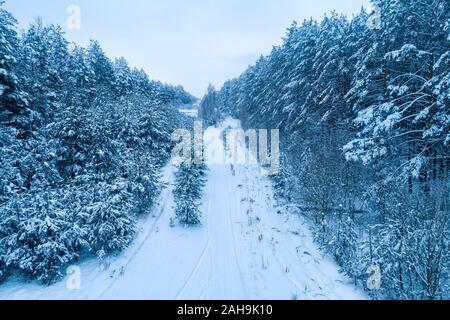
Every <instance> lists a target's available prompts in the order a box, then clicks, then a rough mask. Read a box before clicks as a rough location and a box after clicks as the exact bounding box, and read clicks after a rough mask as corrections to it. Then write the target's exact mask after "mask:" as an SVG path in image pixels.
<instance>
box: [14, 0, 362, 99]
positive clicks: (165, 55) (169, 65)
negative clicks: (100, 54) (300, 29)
mask: <svg viewBox="0 0 450 320" xmlns="http://www.w3.org/2000/svg"><path fill="white" fill-rule="evenodd" d="M70 5H77V6H79V8H80V9H81V29H79V30H76V29H75V30H69V29H68V28H67V19H68V17H69V14H67V8H68V7H69V6H70ZM368 5H369V0H312V1H311V0H127V1H124V0H32V1H30V0H6V8H7V9H8V10H9V11H11V12H12V13H13V14H14V16H15V17H16V18H17V19H18V20H19V24H20V27H21V28H25V27H27V26H28V25H29V24H30V23H31V22H32V21H33V20H34V19H35V18H36V17H42V18H43V20H44V22H46V23H57V24H60V25H62V26H63V27H64V30H65V31H66V33H67V38H68V39H69V40H70V41H74V42H76V43H78V44H81V45H84V46H85V45H86V44H88V42H89V40H90V39H96V40H98V41H99V42H100V43H101V45H102V46H103V48H104V49H105V51H106V52H107V54H108V56H110V57H111V58H115V57H120V56H123V57H125V58H126V59H127V60H128V61H129V62H130V64H131V65H132V66H136V67H142V68H144V69H145V70H146V71H147V72H148V74H149V75H150V77H151V78H153V79H157V80H161V81H163V82H168V83H171V84H181V85H183V86H184V87H185V88H186V89H187V90H188V91H190V92H191V93H193V94H194V95H196V96H198V97H201V96H202V95H203V93H204V91H205V90H206V87H207V85H208V83H210V82H211V83H213V84H214V85H215V86H216V87H218V88H219V87H220V86H221V85H222V84H223V82H224V81H225V80H227V79H229V78H233V77H236V76H238V75H239V74H240V73H241V72H242V71H244V70H245V69H246V67H247V66H248V65H249V64H252V63H253V62H254V61H255V60H256V59H257V58H258V56H259V55H260V54H268V53H269V52H270V51H271V49H272V46H273V45H277V44H280V42H281V38H282V37H283V36H284V34H285V30H286V28H287V27H289V25H290V24H291V23H292V21H294V20H296V21H299V22H301V21H303V20H304V19H308V18H310V17H313V18H315V19H318V20H321V19H322V18H323V16H324V14H325V13H327V12H330V11H331V10H333V9H335V10H336V11H337V12H342V13H345V14H348V15H349V16H351V15H352V14H353V13H357V12H359V11H360V9H361V7H362V6H365V7H367V6H368Z"/></svg>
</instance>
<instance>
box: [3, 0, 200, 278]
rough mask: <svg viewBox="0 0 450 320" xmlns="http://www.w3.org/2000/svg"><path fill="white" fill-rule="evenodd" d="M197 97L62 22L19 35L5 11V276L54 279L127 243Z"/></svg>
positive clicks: (38, 23) (155, 193)
mask: <svg viewBox="0 0 450 320" xmlns="http://www.w3.org/2000/svg"><path fill="white" fill-rule="evenodd" d="M1 5H2V3H0V6H1ZM194 99H195V98H194V97H193V96H191V95H190V94H188V93H187V92H185V91H184V89H183V88H182V87H172V86H169V85H164V84H162V83H159V82H157V81H153V80H150V79H149V77H148V76H147V75H146V74H145V72H144V71H142V70H138V69H131V68H130V67H129V66H128V63H127V61H126V60H124V59H117V60H115V61H111V60H110V59H109V58H108V57H107V56H106V55H105V53H104V52H103V50H102V48H101V47H100V45H99V43H98V42H96V41H92V42H91V44H90V45H89V47H87V48H82V47H79V46H76V45H73V44H71V43H68V41H66V40H65V37H64V34H63V32H62V29H61V28H60V27H59V26H56V25H44V24H43V23H42V22H41V21H39V20H38V21H36V22H35V23H34V24H33V25H32V26H30V28H29V29H28V30H26V31H25V32H23V33H18V31H17V29H16V21H15V19H14V17H13V16H12V15H11V14H10V13H8V12H7V11H5V10H4V9H3V8H1V7H0V107H1V109H0V126H1V127H0V154H1V158H0V280H4V279H6V278H7V277H8V276H9V275H11V274H12V273H20V274H23V275H25V276H27V277H31V278H35V279H39V280H40V281H42V282H43V283H46V284H49V283H51V282H52V281H54V280H56V279H58V278H60V277H61V276H62V273H61V272H62V267H63V266H66V265H68V264H70V263H72V262H74V261H78V260H79V259H80V258H82V257H83V256H86V255H95V256H98V257H100V258H101V257H103V256H105V255H109V254H115V253H118V252H120V251H121V250H123V249H125V248H126V247H127V246H128V245H129V244H130V242H131V241H132V240H133V239H134V235H135V232H136V228H135V219H136V218H138V217H139V216H140V215H143V214H147V213H148V211H149V208H151V207H152V206H153V204H154V200H155V198H156V197H157V196H158V194H159V192H160V190H161V188H162V187H163V186H162V183H161V180H160V177H159V174H160V168H161V167H162V166H163V165H165V164H166V162H167V161H168V159H169V157H170V151H171V148H172V142H171V139H170V135H171V133H172V132H173V131H174V130H175V128H180V127H183V126H184V124H185V123H187V122H186V121H187V120H186V119H184V117H183V116H182V115H181V114H180V113H179V112H178V110H177V109H176V106H177V105H181V104H188V103H191V102H193V101H194Z"/></svg>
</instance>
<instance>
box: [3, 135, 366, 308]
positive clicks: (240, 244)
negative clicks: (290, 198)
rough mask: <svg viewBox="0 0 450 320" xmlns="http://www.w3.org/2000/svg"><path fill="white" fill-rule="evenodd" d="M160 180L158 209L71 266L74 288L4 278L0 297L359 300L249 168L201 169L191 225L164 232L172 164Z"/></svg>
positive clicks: (255, 170) (298, 219)
mask: <svg viewBox="0 0 450 320" xmlns="http://www.w3.org/2000/svg"><path fill="white" fill-rule="evenodd" d="M214 143H218V144H220V143H221V142H220V141H216V142H214ZM215 147H218V146H217V145H215ZM219 147H220V146H219ZM164 179H165V180H166V182H167V183H168V184H169V186H168V188H167V189H165V190H164V191H163V193H162V195H161V197H160V200H159V203H160V206H159V207H158V208H156V209H155V214H154V215H152V216H150V217H148V218H147V219H146V220H144V221H141V223H140V226H141V228H140V229H141V230H140V231H141V232H140V234H139V237H138V238H137V239H136V241H135V242H134V244H133V245H132V246H131V247H130V248H129V249H128V250H127V251H126V252H125V253H124V254H122V255H121V256H120V257H116V258H110V260H109V261H108V262H104V263H102V264H100V263H99V262H98V261H97V260H95V259H91V260H89V261H86V262H83V263H81V264H80V265H79V267H80V269H81V281H82V282H81V289H80V290H69V289H68V288H67V286H66V280H64V281H61V282H59V283H57V284H55V285H53V286H51V287H42V286H40V285H39V284H36V283H29V284H24V283H23V281H22V280H20V279H12V280H10V281H8V282H7V283H5V284H3V285H0V299H187V300H192V299H226V300H227V299H364V298H365V297H364V295H363V294H362V293H361V292H359V291H358V290H357V289H355V288H354V287H353V286H352V285H351V284H350V282H349V281H348V279H346V278H345V277H344V276H343V275H341V274H340V273H339V272H338V268H337V266H336V265H335V263H334V262H333V261H332V260H331V259H329V258H327V257H324V256H323V254H322V253H321V252H320V251H319V250H318V248H317V247H316V245H315V244H314V243H313V237H312V235H311V233H310V231H309V230H308V226H307V224H306V222H305V221H304V220H303V219H302V218H301V217H300V216H299V215H295V214H292V213H290V212H286V209H283V208H278V207H277V205H276V202H275V200H274V197H273V194H272V189H271V185H270V181H269V180H268V179H267V178H266V177H263V176H262V175H261V173H260V170H259V168H258V167H257V166H252V165H242V166H236V167H231V166H230V165H211V166H210V170H209V172H208V182H207V185H206V188H205V195H204V199H203V205H202V212H203V225H202V226H201V227H198V228H189V229H185V228H182V227H176V228H171V227H170V218H171V217H172V216H173V212H174V201H173V198H172V189H173V186H172V183H173V181H174V168H173V166H172V165H169V166H167V168H166V169H165V170H164Z"/></svg>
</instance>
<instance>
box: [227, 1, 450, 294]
mask: <svg viewBox="0 0 450 320" xmlns="http://www.w3.org/2000/svg"><path fill="white" fill-rule="evenodd" d="M373 4H374V5H375V6H376V7H377V8H379V9H380V10H379V11H380V12H381V16H380V17H379V18H380V19H379V22H380V25H379V26H377V24H378V23H377V21H376V20H374V22H375V23H372V24H371V26H373V27H369V24H368V20H370V19H377V17H373V16H370V15H369V14H368V13H367V12H365V11H364V10H363V11H361V12H360V13H359V14H358V15H356V16H355V17H353V19H352V20H349V19H348V18H346V17H345V16H342V15H339V14H337V13H332V14H331V15H328V16H327V17H325V18H324V20H323V21H322V22H321V23H318V22H316V21H313V20H309V21H305V22H304V23H303V24H301V25H297V24H296V23H294V24H293V25H292V26H291V27H290V28H289V29H288V32H287V35H286V36H285V38H284V41H283V44H282V45H281V46H279V47H274V49H273V51H272V53H271V54H270V55H269V56H267V57H261V58H260V59H259V60H258V61H257V62H256V64H255V65H253V66H251V67H250V68H249V69H248V70H247V71H246V72H244V73H243V74H242V75H241V76H240V77H239V78H237V79H234V80H231V81H228V82H227V83H226V84H225V85H224V87H223V88H222V90H221V91H220V92H219V93H218V99H219V101H220V104H221V106H222V107H221V108H222V112H224V113H227V114H232V115H234V116H236V117H239V118H240V119H241V120H242V122H243V125H244V126H245V127H246V128H279V129H280V130H281V136H282V145H281V147H282V150H283V155H282V162H283V168H282V170H281V172H280V174H279V175H278V176H276V177H274V181H275V182H274V185H275V186H276V188H277V191H278V192H279V194H280V195H281V196H283V197H284V199H286V200H287V201H288V202H290V203H293V204H294V205H295V206H297V207H299V208H300V210H301V212H303V213H304V214H305V215H307V216H308V217H309V218H310V219H311V220H312V221H313V222H314V223H315V226H316V227H315V235H316V239H317V241H318V243H320V244H321V245H322V246H323V247H324V248H325V249H326V250H327V251H328V252H330V253H331V254H332V255H334V257H335V258H336V260H337V261H338V263H339V264H340V266H341V267H342V270H343V271H345V272H346V273H347V274H348V275H349V276H350V277H351V278H352V279H354V281H355V282H356V283H359V284H361V285H362V286H363V287H364V288H366V289H367V288H368V286H367V279H368V278H369V276H372V277H371V279H375V280H376V279H377V275H376V274H375V273H376V272H375V273H372V274H368V273H367V272H368V271H369V272H371V271H370V270H372V271H374V270H375V271H376V270H377V267H379V268H380V270H381V281H382V282H381V286H380V287H379V290H372V291H370V295H372V296H373V297H374V298H393V299H441V298H450V238H449V236H450V225H449V218H450V209H449V202H450V36H449V34H450V10H449V8H450V1H449V0H424V1H415V0H402V1H399V0H375V1H373ZM378 27H379V28H378ZM376 282H377V281H375V282H374V283H372V284H374V285H370V286H369V287H370V288H372V289H378V288H377V287H378V284H377V283H376Z"/></svg>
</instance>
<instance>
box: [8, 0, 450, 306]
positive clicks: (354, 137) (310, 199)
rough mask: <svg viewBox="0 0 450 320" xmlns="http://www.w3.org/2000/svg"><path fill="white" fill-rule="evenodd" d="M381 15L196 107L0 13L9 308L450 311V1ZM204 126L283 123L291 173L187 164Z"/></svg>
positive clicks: (379, 3) (414, 4)
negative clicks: (110, 303) (125, 302)
mask: <svg viewBox="0 0 450 320" xmlns="http://www.w3.org/2000/svg"><path fill="white" fill-rule="evenodd" d="M372 5H373V7H374V8H376V10H374V12H369V11H368V10H366V9H361V11H360V12H359V13H358V14H357V15H354V16H353V17H349V16H347V15H344V14H340V13H338V12H331V13H329V14H327V15H326V16H325V17H324V18H323V20H322V21H320V22H319V21H316V20H314V19H312V18H311V19H309V20H305V21H303V22H302V23H297V22H294V23H293V24H292V25H291V26H290V27H289V28H288V29H287V33H286V35H285V36H284V37H283V39H282V44H281V45H278V46H273V49H272V51H271V53H270V54H268V55H262V56H261V57H260V58H259V59H258V60H257V61H256V62H254V64H252V65H251V66H249V67H248V69H247V70H245V71H244V72H243V73H242V74H241V75H240V76H238V77H237V78H234V79H231V80H228V81H226V82H225V84H224V85H223V86H222V88H220V89H219V88H218V89H215V87H214V86H213V85H210V86H209V87H208V89H207V91H206V94H205V96H204V97H203V98H202V99H201V100H198V99H197V98H196V97H194V96H193V95H192V94H190V93H189V92H187V90H185V89H184V88H183V87H182V86H173V85H169V84H165V83H162V82H160V81H157V80H154V79H152V78H151V77H150V76H149V75H147V73H146V72H145V71H144V70H143V69H137V68H133V67H131V66H130V64H129V63H128V62H127V60H125V58H118V59H111V58H109V57H108V56H107V54H106V53H105V51H104V50H103V49H102V47H101V45H100V43H99V42H98V41H95V40H92V41H91V42H90V44H89V45H88V46H86V47H82V46H79V45H77V44H75V43H71V42H69V41H68V40H67V38H66V35H65V34H64V31H63V28H62V27H60V26H58V25H54V24H45V23H44V22H43V21H42V20H41V19H37V20H36V21H35V22H34V23H33V24H32V25H31V26H29V28H27V29H26V30H19V28H18V22H17V21H16V19H15V18H14V16H13V15H12V14H11V13H10V12H9V11H7V10H6V9H5V8H4V1H2V0H0V299H2V297H7V298H11V295H12V292H15V294H16V296H13V298H14V297H23V296H22V295H23V294H30V295H29V296H25V297H26V298H28V297H34V296H36V295H35V294H36V292H38V294H37V296H38V297H39V298H41V297H42V296H44V295H47V296H46V297H56V298H61V297H68V298H81V299H85V297H88V298H93V297H94V298H97V299H100V298H105V297H106V298H112V299H115V298H118V297H125V298H130V297H133V298H136V297H137V298H144V297H150V298H155V297H156V298H157V299H161V298H167V297H168V298H172V299H173V298H174V297H175V299H182V298H184V299H192V298H195V299H199V298H200V299H217V298H220V299H236V298H241V299H247V298H249V297H250V298H255V297H256V298H257V299H274V298H280V299H295V300H300V299H324V298H325V299H327V298H330V299H353V298H354V299H366V298H369V299H380V300H382V299H396V300H397V299H398V300H440V299H450V10H449V8H450V0H423V1H417V0H372ZM281 36H282V35H280V37H281ZM227 78H228V77H227ZM197 105H198V108H199V110H198V113H199V118H200V119H193V118H192V117H188V116H186V115H184V114H182V112H180V109H181V108H183V107H186V106H187V107H188V108H189V110H190V111H192V110H191V108H194V107H196V106H197ZM195 120H197V121H202V123H203V127H204V128H208V127H215V128H217V129H220V130H222V131H221V134H222V133H223V132H225V130H226V129H227V128H233V129H236V128H239V129H244V130H247V129H256V128H258V129H260V128H261V129H268V130H270V129H279V132H280V138H281V142H280V148H281V169H280V171H279V172H278V173H277V174H276V175H272V176H270V177H269V178H267V177H263V176H262V174H261V173H260V170H259V169H260V168H255V167H252V166H249V165H241V166H238V165H236V166H234V165H231V166H229V165H222V166H207V165H206V164H204V163H203V164H198V163H197V164H191V163H181V164H177V165H172V164H173V163H172V161H173V154H172V152H173V149H174V147H175V144H176V142H177V141H174V140H173V133H174V132H175V131H177V130H179V129H182V128H184V129H185V130H187V131H189V132H191V131H194V130H193V128H194V126H195V123H194V121H195ZM244 140H245V139H244ZM203 142H204V141H203ZM214 143H216V144H217V145H216V146H215V147H217V146H218V147H219V149H220V148H221V147H223V141H212V144H214ZM244 144H245V141H244ZM203 147H204V148H207V147H208V146H203ZM244 148H245V146H244ZM203 151H205V150H203ZM316 246H317V248H316ZM111 257H113V258H116V260H112V258H111ZM328 257H331V259H328ZM89 259H97V260H98V261H101V262H103V264H102V266H101V271H98V270H97V269H95V270H97V271H98V272H99V273H92V274H91V277H90V278H89V277H88V278H87V279H89V280H87V281H84V280H83V281H84V282H83V285H84V286H86V287H83V288H82V289H80V290H81V291H80V292H81V293H80V294H79V295H76V294H77V293H76V292H75V293H73V292H71V291H69V290H66V288H65V287H64V288H62V286H63V285H61V287H58V282H61V283H62V280H63V279H64V277H65V276H67V275H68V274H66V268H67V267H68V266H70V265H76V266H81V269H83V268H85V269H83V272H84V274H83V276H84V275H85V274H88V273H89V272H90V271H92V270H93V269H89V268H91V266H90V265H86V264H83V263H84V262H85V261H89ZM97 260H96V261H97ZM330 261H331V262H330ZM118 270H119V271H118ZM97 271H96V272H97ZM11 279H21V280H20V281H22V282H20V286H18V287H14V288H15V290H16V291H14V290H12V289H11V288H13V286H14V283H13V284H11V283H10V282H9V281H10V280H11ZM23 279H25V281H23ZM27 281H28V282H33V281H34V282H37V283H39V285H40V286H41V287H39V288H36V287H31V286H30V287H24V288H30V290H28V291H27V289H22V285H24V286H25V284H24V283H25V282H27ZM89 282H91V283H89ZM6 285H8V287H7V288H6V289H5V291H2V286H6ZM52 286H53V287H52ZM104 287H105V288H106V289H104V291H102V293H101V294H99V293H98V291H101V290H99V288H102V290H103V288H104ZM33 290H34V291H33ZM83 290H85V291H83ZM42 292H43V293H42ZM86 292H88V293H89V294H87V293H86ZM138 294H141V295H140V296H139V295H138Z"/></svg>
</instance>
